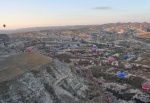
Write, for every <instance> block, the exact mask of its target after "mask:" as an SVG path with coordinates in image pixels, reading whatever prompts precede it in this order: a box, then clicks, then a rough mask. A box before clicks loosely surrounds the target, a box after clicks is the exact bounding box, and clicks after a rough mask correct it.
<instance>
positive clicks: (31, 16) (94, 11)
mask: <svg viewBox="0 0 150 103" xmlns="http://www.w3.org/2000/svg"><path fill="white" fill-rule="evenodd" d="M115 22H150V0H0V25H1V26H0V29H1V30H3V29H17V28H27V27H42V26H65V25H95V24H96V25H97V24H105V23H115ZM3 24H6V27H5V28H4V27H3Z"/></svg>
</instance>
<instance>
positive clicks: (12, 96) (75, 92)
mask: <svg viewBox="0 0 150 103" xmlns="http://www.w3.org/2000/svg"><path fill="white" fill-rule="evenodd" d="M87 88H88V87H87V86H86V85H85V84H84V83H83V82H82V81H81V80H80V79H79V78H77V77H76V76H75V75H74V74H72V72H71V69H70V68H69V66H67V65H66V64H62V63H61V62H59V61H57V60H53V61H52V62H51V63H49V64H48V65H45V66H42V67H40V68H39V69H34V70H28V71H26V72H24V73H23V74H21V75H18V76H16V77H14V78H11V79H9V80H5V81H1V82H0V103H79V101H82V100H84V98H85V97H86V94H85V90H86V89H87Z"/></svg>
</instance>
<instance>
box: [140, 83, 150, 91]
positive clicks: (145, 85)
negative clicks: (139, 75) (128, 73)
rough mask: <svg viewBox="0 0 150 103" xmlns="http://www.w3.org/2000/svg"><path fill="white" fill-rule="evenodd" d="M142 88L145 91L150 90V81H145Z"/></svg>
mask: <svg viewBox="0 0 150 103" xmlns="http://www.w3.org/2000/svg"><path fill="white" fill-rule="evenodd" d="M142 89H143V90H144V91H149V90H150V83H143V84H142Z"/></svg>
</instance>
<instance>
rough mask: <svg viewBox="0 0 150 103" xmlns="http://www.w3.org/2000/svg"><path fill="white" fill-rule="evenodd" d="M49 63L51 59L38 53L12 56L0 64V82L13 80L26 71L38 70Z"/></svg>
mask: <svg viewBox="0 0 150 103" xmlns="http://www.w3.org/2000/svg"><path fill="white" fill-rule="evenodd" d="M49 62H50V58H48V57H45V56H44V55H41V54H40V53H36V52H32V53H23V54H20V55H15V56H10V57H8V58H6V60H4V61H2V62H0V68H1V70H0V80H3V79H8V78H12V77H14V76H16V75H19V74H20V73H23V72H24V71H28V70H34V69H38V68H39V67H41V66H43V65H46V64H48V63H49Z"/></svg>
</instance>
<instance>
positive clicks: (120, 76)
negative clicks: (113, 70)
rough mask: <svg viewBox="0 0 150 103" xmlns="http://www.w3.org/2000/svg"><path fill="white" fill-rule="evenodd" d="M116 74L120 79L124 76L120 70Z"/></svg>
mask: <svg viewBox="0 0 150 103" xmlns="http://www.w3.org/2000/svg"><path fill="white" fill-rule="evenodd" d="M117 76H118V78H119V79H120V80H122V79H123V78H125V73H124V72H122V71H120V72H119V73H118V75H117Z"/></svg>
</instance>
